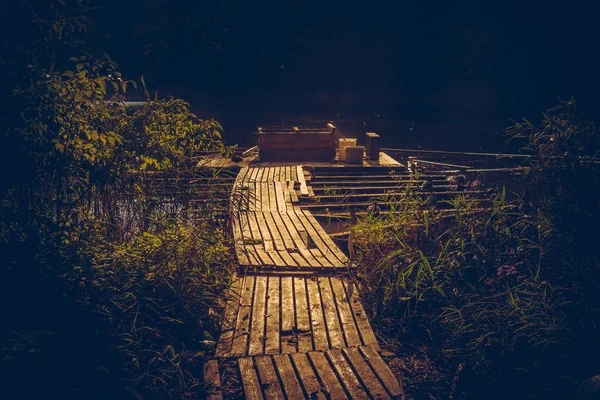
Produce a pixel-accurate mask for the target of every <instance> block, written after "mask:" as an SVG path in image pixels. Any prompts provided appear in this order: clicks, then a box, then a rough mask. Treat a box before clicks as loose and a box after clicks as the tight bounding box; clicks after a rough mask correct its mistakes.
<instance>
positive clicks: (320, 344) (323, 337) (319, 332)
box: [306, 279, 329, 350]
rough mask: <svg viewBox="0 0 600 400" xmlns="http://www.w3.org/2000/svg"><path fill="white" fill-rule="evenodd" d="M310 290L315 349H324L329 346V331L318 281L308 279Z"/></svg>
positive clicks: (307, 284) (307, 283)
mask: <svg viewBox="0 0 600 400" xmlns="http://www.w3.org/2000/svg"><path fill="white" fill-rule="evenodd" d="M306 288H307V292H308V301H309V305H308V307H309V310H310V321H311V328H312V334H313V342H314V348H315V350H324V349H328V348H329V341H328V340H327V331H326V330H325V319H324V317H323V305H322V304H321V295H320V293H319V286H318V285H317V281H316V280H313V279H307V280H306Z"/></svg>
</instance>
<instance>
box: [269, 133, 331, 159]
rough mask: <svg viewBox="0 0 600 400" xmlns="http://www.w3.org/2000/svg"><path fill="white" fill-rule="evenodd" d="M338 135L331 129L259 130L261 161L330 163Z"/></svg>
mask: <svg viewBox="0 0 600 400" xmlns="http://www.w3.org/2000/svg"><path fill="white" fill-rule="evenodd" d="M337 138H338V135H337V133H336V131H335V130H333V129H300V128H294V127H292V128H283V127H282V128H270V129H266V128H259V131H258V147H259V148H260V153H259V154H260V159H261V160H262V161H332V160H333V159H334V158H335V144H336V141H337Z"/></svg>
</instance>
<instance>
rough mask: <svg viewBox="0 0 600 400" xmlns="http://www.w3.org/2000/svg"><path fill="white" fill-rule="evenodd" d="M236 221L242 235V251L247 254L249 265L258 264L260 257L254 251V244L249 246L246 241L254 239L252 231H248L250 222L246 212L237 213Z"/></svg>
mask: <svg viewBox="0 0 600 400" xmlns="http://www.w3.org/2000/svg"><path fill="white" fill-rule="evenodd" d="M237 221H239V224H240V225H241V228H242V237H243V243H244V251H245V253H246V255H247V256H248V260H249V262H250V263H251V265H260V257H259V255H258V253H257V252H256V249H255V246H249V245H248V244H247V241H249V240H254V238H253V236H252V232H251V231H250V222H249V221H248V213H239V214H238V215H237Z"/></svg>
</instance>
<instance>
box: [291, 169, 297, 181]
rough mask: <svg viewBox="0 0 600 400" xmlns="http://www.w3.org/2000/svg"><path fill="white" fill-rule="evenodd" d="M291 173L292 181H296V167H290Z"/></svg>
mask: <svg viewBox="0 0 600 400" xmlns="http://www.w3.org/2000/svg"><path fill="white" fill-rule="evenodd" d="M291 173H292V179H291V181H292V182H298V168H295V167H292V169H291Z"/></svg>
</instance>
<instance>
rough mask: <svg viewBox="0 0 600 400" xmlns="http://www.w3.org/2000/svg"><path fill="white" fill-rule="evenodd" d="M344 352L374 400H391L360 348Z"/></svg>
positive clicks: (347, 349) (351, 348)
mask: <svg viewBox="0 0 600 400" xmlns="http://www.w3.org/2000/svg"><path fill="white" fill-rule="evenodd" d="M342 352H343V353H344V355H345V356H346V358H347V359H348V361H349V363H350V364H351V365H352V368H353V369H354V370H355V371H356V374H357V375H358V378H359V379H360V380H361V382H362V383H363V385H364V387H366V388H367V391H368V392H369V394H370V395H371V397H372V398H373V399H391V397H390V395H389V394H388V392H387V391H386V390H385V388H384V387H383V386H382V385H381V382H379V379H377V376H376V375H375V373H374V372H373V370H372V369H371V367H370V366H369V365H368V364H367V363H366V361H365V360H364V358H363V356H362V354H361V353H360V352H359V351H358V348H355V347H350V348H346V349H342Z"/></svg>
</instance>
